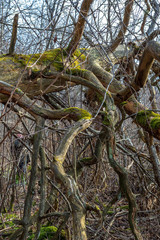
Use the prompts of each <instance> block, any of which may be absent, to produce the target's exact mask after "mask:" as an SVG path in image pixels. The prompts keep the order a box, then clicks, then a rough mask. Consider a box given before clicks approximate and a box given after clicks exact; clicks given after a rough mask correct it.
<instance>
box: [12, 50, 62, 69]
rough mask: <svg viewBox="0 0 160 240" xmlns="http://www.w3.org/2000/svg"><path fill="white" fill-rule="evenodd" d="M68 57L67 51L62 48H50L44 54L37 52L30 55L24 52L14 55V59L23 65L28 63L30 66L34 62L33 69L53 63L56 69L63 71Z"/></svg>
mask: <svg viewBox="0 0 160 240" xmlns="http://www.w3.org/2000/svg"><path fill="white" fill-rule="evenodd" d="M65 57H66V53H65V51H64V50H61V49H60V48H57V49H53V50H49V51H46V52H44V53H43V54H41V53H37V54H29V55H23V54H15V55H14V61H15V62H19V63H21V64H22V65H23V66H26V65H27V64H28V67H30V66H32V65H33V64H35V65H34V67H33V70H34V71H36V70H39V67H38V66H41V65H43V67H44V65H48V64H51V65H52V66H53V67H54V68H55V70H57V71H61V70H62V69H63V62H64V59H65Z"/></svg>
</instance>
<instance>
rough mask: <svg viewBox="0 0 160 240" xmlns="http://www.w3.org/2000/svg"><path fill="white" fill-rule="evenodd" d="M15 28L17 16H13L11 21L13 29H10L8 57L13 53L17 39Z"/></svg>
mask: <svg viewBox="0 0 160 240" xmlns="http://www.w3.org/2000/svg"><path fill="white" fill-rule="evenodd" d="M17 26H18V14H16V15H15V16H14V20H13V29H12V37H11V43H10V47H9V55H12V54H13V53H14V48H15V45H16V39H17Z"/></svg>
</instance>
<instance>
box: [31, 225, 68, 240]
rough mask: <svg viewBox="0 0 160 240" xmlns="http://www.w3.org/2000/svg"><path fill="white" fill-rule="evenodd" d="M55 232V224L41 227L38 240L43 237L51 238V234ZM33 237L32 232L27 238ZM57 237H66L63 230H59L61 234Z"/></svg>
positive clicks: (61, 238)
mask: <svg viewBox="0 0 160 240" xmlns="http://www.w3.org/2000/svg"><path fill="white" fill-rule="evenodd" d="M56 232H57V228H56V227H55V226H48V227H41V230H40V235H39V238H38V240H44V239H48V240H51V239H53V236H54V235H55V233H56ZM34 237H35V234H32V235H31V236H30V237H29V238H28V240H32V239H34ZM59 239H60V240H65V239H66V237H65V231H64V230H62V231H61V236H60V238H59Z"/></svg>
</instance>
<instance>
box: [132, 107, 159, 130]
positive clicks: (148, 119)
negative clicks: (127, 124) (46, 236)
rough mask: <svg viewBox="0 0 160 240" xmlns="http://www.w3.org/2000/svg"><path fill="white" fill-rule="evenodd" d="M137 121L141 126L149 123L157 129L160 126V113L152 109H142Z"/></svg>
mask: <svg viewBox="0 0 160 240" xmlns="http://www.w3.org/2000/svg"><path fill="white" fill-rule="evenodd" d="M136 121H137V122H138V123H139V124H140V125H141V126H146V125H149V126H150V127H151V128H153V129H156V128H159V127H160V114H157V113H154V112H153V111H151V110H146V111H140V112H138V113H137V116H136Z"/></svg>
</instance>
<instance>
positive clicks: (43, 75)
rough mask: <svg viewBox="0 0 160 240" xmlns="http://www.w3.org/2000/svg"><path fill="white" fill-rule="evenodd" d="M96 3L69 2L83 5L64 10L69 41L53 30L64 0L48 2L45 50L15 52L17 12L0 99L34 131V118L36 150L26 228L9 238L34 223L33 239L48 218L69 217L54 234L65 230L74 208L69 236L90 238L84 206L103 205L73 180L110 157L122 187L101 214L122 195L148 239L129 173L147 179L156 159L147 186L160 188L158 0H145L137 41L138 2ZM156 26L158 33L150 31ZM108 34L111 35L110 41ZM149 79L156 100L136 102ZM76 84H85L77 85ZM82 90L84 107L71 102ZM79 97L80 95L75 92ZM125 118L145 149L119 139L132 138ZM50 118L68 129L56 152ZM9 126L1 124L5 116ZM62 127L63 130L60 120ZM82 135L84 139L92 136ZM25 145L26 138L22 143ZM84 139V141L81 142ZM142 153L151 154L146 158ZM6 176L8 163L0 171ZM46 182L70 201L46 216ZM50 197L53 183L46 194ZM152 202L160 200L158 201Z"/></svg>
mask: <svg viewBox="0 0 160 240" xmlns="http://www.w3.org/2000/svg"><path fill="white" fill-rule="evenodd" d="M93 2H94V1H93V0H83V1H82V3H81V7H80V8H79V7H78V2H77V4H76V3H74V2H72V1H69V3H70V6H72V7H73V8H75V10H76V12H77V13H78V18H77V19H75V18H74V16H73V14H72V11H70V13H69V15H68V19H69V20H67V18H66V23H65V27H64V29H65V28H67V24H68V22H72V25H73V26H74V29H73V31H72V32H70V33H69V34H70V37H69V41H68V44H66V42H67V41H66V40H67V34H66V36H65V30H64V32H63V34H61V37H60V38H61V39H59V37H58V38H57V35H56V36H54V31H56V30H55V27H56V24H57V23H58V21H60V19H61V14H62V13H61V12H60V10H63V9H65V7H66V6H67V3H68V2H67V1H62V3H61V4H60V5H59V6H58V4H56V1H54V5H53V6H54V7H53V8H52V9H51V5H52V4H53V3H51V2H49V1H44V3H46V5H47V12H48V14H49V15H50V17H51V19H50V21H51V22H50V25H51V31H50V34H49V35H48V32H47V35H48V36H49V38H48V40H47V43H46V44H45V46H43V49H44V51H42V52H41V53H31V54H29V55H24V54H22V53H20V54H17V53H15V52H16V51H15V44H16V38H17V22H18V15H15V18H14V23H13V30H12V38H11V43H10V47H9V52H8V53H7V54H3V55H1V57H0V73H1V76H0V94H1V95H0V97H1V102H2V103H3V104H4V109H3V112H2V118H4V117H5V116H7V115H9V114H10V112H11V111H13V112H15V113H17V115H18V120H17V123H16V124H15V126H16V125H17V124H18V123H19V122H21V124H22V125H23V127H24V129H25V131H26V135H28V136H29V131H28V128H27V127H26V124H25V123H24V119H29V120H28V121H31V122H32V123H33V122H35V131H34V137H33V138H32V137H29V139H30V142H31V144H32V145H33V148H30V147H29V146H28V145H26V147H27V148H28V150H29V151H30V152H31V153H32V163H31V172H30V175H29V183H28V186H27V193H26V196H25V202H24V211H23V216H22V219H21V220H15V222H16V224H19V225H22V227H21V228H19V229H18V230H16V231H15V232H14V233H13V234H12V235H11V237H10V239H12V240H13V239H21V240H23V239H27V237H28V234H29V228H30V226H31V225H33V223H34V222H37V227H36V232H35V239H38V236H39V233H40V229H41V225H42V221H43V219H45V218H47V217H51V216H56V217H58V216H61V217H62V218H64V221H63V222H62V224H61V225H60V227H59V229H58V231H57V234H58V233H60V232H61V229H62V228H63V225H65V224H66V222H67V221H68V218H69V216H71V217H72V222H73V239H76V240H82V239H83V240H85V239H87V233H86V232H87V231H86V223H85V218H86V214H87V212H88V211H89V212H91V211H93V212H95V213H96V214H99V215H100V214H101V212H100V210H99V209H97V207H96V206H92V204H90V203H87V202H86V201H85V200H84V198H83V197H82V196H81V192H83V191H81V190H80V187H79V184H78V179H77V178H78V175H79V174H82V172H83V170H84V169H86V168H87V167H88V166H92V165H95V164H100V165H103V161H102V159H103V157H104V156H105V158H107V160H108V162H109V164H110V166H111V167H112V168H113V170H114V172H115V173H116V174H117V176H118V182H119V187H118V189H117V194H116V196H115V197H113V199H112V200H111V202H110V203H109V204H108V205H107V207H104V208H103V209H102V218H103V221H105V217H106V214H107V213H108V210H109V209H110V208H111V206H112V205H113V204H114V203H115V202H117V201H118V200H119V198H121V197H122V198H125V199H126V200H127V202H128V218H129V224H130V228H131V231H132V233H133V235H134V237H135V239H138V240H141V239H143V237H142V234H141V233H140V230H139V228H138V226H137V223H136V215H137V206H136V199H135V195H134V193H133V190H134V189H132V186H131V184H130V181H131V180H130V176H129V174H128V173H129V171H130V168H132V165H134V170H133V171H137V172H140V175H141V177H142V175H143V174H144V176H145V177H146V176H147V173H146V171H147V167H146V166H147V164H149V165H150V166H151V167H152V173H151V174H152V177H151V179H150V181H149V183H148V186H150V184H151V182H152V183H154V184H155V186H160V169H159V157H158V154H159V148H158V147H157V141H158V140H160V114H158V112H159V110H158V107H157V103H156V98H155V96H154V87H153V86H156V87H157V89H158V90H159V61H160V58H159V55H160V45H159V43H158V42H157V41H155V40H153V39H154V38H156V37H157V36H158V34H159V31H158V30H154V27H155V25H156V18H157V15H158V14H159V10H158V9H159V5H158V4H157V2H156V1H150V4H149V3H148V1H145V2H144V3H143V4H146V7H147V11H148V12H144V18H143V22H142V24H141V25H140V26H139V28H141V32H142V33H143V34H146V33H147V34H148V35H147V37H145V38H144V35H143V34H142V33H141V39H140V40H139V42H137V41H135V39H136V38H137V32H136V31H138V30H136V27H137V26H136V19H135V15H134V14H136V11H138V10H137V9H138V8H139V9H141V6H140V5H139V2H138V1H137V2H134V1H133V0H127V1H125V2H123V4H120V5H119V6H118V7H119V12H117V7H116V5H115V2H114V1H113V3H111V2H110V1H108V2H107V4H105V2H102V3H101V4H102V6H103V7H105V8H107V9H108V12H107V14H108V15H106V13H105V11H104V12H103V13H101V11H98V10H99V9H100V7H101V6H100V5H99V6H96V4H97V3H95V6H93V5H92V4H93ZM97 5H98V4H97ZM155 6H156V8H155ZM152 7H153V8H152ZM151 8H152V10H153V11H155V14H154V16H153V17H152V18H151V23H149V22H147V18H149V17H150V13H149V10H150V9H151ZM100 10H101V9H100ZM54 12H56V13H58V14H57V16H58V17H57V18H56V19H54V20H52V19H53V15H54V14H53V13H54ZM111 12H113V13H114V14H113V16H111ZM44 16H45V11H44V12H43V13H42V16H41V17H42V18H41V19H43V17H44ZM115 17H117V18H116V20H115V22H112V21H113V19H115ZM96 18H98V19H99V21H97V20H96ZM105 18H106V19H107V21H108V26H106V27H107V30H106V32H105V31H103V32H101V31H100V30H101V26H103V24H101V19H102V20H103V21H104V19H105ZM141 18H142V17H141ZM61 21H62V20H61ZM93 23H94V24H93ZM112 24H113V26H112ZM157 24H159V23H157ZM117 26H118V29H117ZM151 26H152V31H151V30H150V29H151ZM112 30H114V31H112ZM96 31H97V32H96ZM105 34H106V36H107V41H105V40H104V39H105ZM57 39H58V40H57ZM57 41H58V42H57ZM54 44H55V45H56V47H57V48H54V49H51V50H48V48H49V46H54ZM83 44H84V45H86V44H87V45H88V47H87V48H86V47H85V48H84V47H83ZM58 45H59V46H58ZM31 52H32V51H31ZM146 85H147V88H146V91H149V92H150V99H149V100H150V101H151V105H150V107H149V108H147V107H146V106H145V105H144V104H143V102H142V103H141V102H140V101H139V98H140V99H142V100H143V101H144V99H143V96H141V93H139V92H140V90H141V89H145V86H146ZM77 86H83V87H81V88H77ZM76 88H77V89H78V91H79V92H80V93H81V96H80V106H81V107H77V106H75V105H74V92H75V91H76ZM58 92H60V93H61V94H64V95H63V96H64V99H67V97H66V96H68V99H69V100H68V104H67V103H65V102H64V100H61V99H60V97H58V96H59V95H58ZM84 92H85V93H84ZM56 93H57V94H56ZM77 98H79V97H78V96H77ZM85 98H86V103H87V104H86V105H85ZM84 108H85V109H84ZM21 109H24V110H25V112H24V111H23V112H22V113H21V112H20V111H21ZM97 119H98V120H97ZM128 119H129V121H130V119H132V121H133V122H130V124H131V123H132V125H134V127H135V125H136V126H137V129H136V131H137V134H139V135H138V138H139V139H140V140H139V141H141V142H140V144H141V145H142V142H143V143H145V151H148V153H147V154H146V153H145V152H143V151H142V152H139V151H138V150H137V149H136V146H134V145H133V144H128V142H127V140H126V139H125V141H124V143H123V144H119V142H121V141H122V142H123V138H126V136H125V133H124V128H125V124H126V123H125V122H126V120H128ZM49 120H50V121H52V120H54V121H55V126H56V124H59V125H60V126H63V127H64V126H66V127H67V129H66V130H65V133H64V134H63V136H62V134H61V133H60V136H59V133H55V134H54V138H55V139H59V137H60V140H59V142H58V144H56V149H54V151H51V149H50V148H49V147H48V146H47V144H46V145H45V144H44V141H42V139H44V135H45V134H46V133H47V131H48V129H50V131H52V130H53V127H50V124H49ZM95 121H98V123H96V122H95ZM57 122H58V123H57ZM3 124H4V125H5V123H4V122H3ZM15 126H14V127H13V126H12V127H9V126H6V125H5V127H7V131H8V132H7V133H6V134H5V136H4V138H3V140H2V142H4V141H5V138H7V137H8V135H9V134H12V135H13V134H15V133H14V132H13V130H14V129H15ZM56 131H60V130H58V127H57V130H56ZM130 131H131V130H130ZM84 133H85V134H86V136H85V134H84ZM83 134H84V135H83ZM54 138H53V140H54ZM86 139H88V140H87V144H86ZM54 141H55V140H54ZM137 141H138V140H137ZM23 143H24V144H26V143H25V141H24V142H23ZM80 145H82V147H81V148H80V147H79V148H78V146H80ZM88 146H90V150H87V148H88ZM117 149H121V151H122V153H121V156H122V157H123V158H124V160H125V157H124V155H123V153H125V154H126V153H127V154H128V158H129V159H128V161H127V162H126V163H121V161H120V159H119V158H118V156H117ZM47 152H48V153H47ZM76 152H77V153H76ZM67 154H68V156H67ZM133 154H135V155H133ZM48 155H49V156H48ZM81 156H82V157H81ZM70 157H71V158H72V159H73V162H70V165H71V166H68V165H69V164H68V162H69V160H68V159H69V158H70ZM137 157H138V162H137V160H136V158H137ZM38 158H39V159H40V166H39V164H38ZM46 158H47V160H48V161H50V166H48V168H47V167H46V161H47V160H46ZM141 158H142V159H143V161H144V159H145V161H146V162H147V164H146V163H145V164H144V166H143V164H142V162H141ZM2 165H3V164H2ZM38 168H39V169H40V170H39V171H40V173H41V176H40V202H39V208H38V212H37V213H36V215H35V216H32V215H33V212H32V211H33V209H32V204H33V199H34V192H35V185H36V182H37V174H39V173H38ZM135 169H136V170H135ZM137 169H138V170H137ZM142 170H143V171H142ZM142 172H143V174H142ZM2 174H3V168H2V173H1V176H2ZM50 175H51V176H50ZM10 176H12V174H11V175H10ZM149 178H150V176H149ZM46 181H48V182H49V183H47V184H50V185H51V186H52V187H53V188H54V191H58V192H59V193H60V195H61V197H63V201H65V205H66V206H65V207H64V209H65V210H64V212H61V213H59V212H56V211H55V212H53V211H52V213H51V214H50V215H49V214H47V210H48V208H49V207H48V205H47V200H46ZM144 181H145V180H144ZM8 185H9V184H8ZM6 190H7V188H6ZM13 192H14V190H13ZM156 194H158V192H157V193H156ZM13 195H14V194H13ZM52 195H53V189H52V190H51V192H50V194H49V197H51V196H52ZM5 197H6V193H5V191H4V194H2V199H3V200H4V199H5ZM54 201H55V199H54ZM54 201H53V202H54ZM59 201H60V200H59ZM156 201H158V200H157V199H156ZM12 202H13V201H12ZM4 205H5V204H4V201H2V204H1V209H2V208H3V207H4ZM66 209H67V210H66ZM111 225H112V224H111ZM109 230H110V229H108V232H109Z"/></svg>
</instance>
